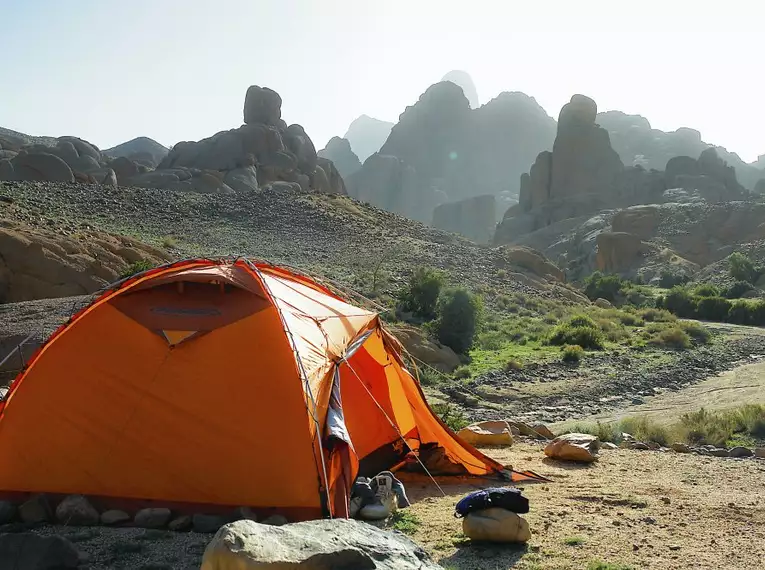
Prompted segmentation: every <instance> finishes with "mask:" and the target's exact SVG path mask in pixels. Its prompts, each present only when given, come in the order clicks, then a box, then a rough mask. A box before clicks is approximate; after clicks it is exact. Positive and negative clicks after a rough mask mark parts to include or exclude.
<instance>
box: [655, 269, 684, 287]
mask: <svg viewBox="0 0 765 570" xmlns="http://www.w3.org/2000/svg"><path fill="white" fill-rule="evenodd" d="M688 280H689V278H688V276H687V275H685V274H683V273H673V272H672V271H670V270H668V269H662V270H661V273H660V274H659V287H661V288H662V289H671V288H672V287H675V286H676V285H685V284H686V283H688Z"/></svg>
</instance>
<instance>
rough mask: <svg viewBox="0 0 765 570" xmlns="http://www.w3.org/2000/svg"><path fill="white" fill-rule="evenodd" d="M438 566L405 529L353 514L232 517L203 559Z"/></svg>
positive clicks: (423, 569)
mask: <svg viewBox="0 0 765 570" xmlns="http://www.w3.org/2000/svg"><path fill="white" fill-rule="evenodd" d="M293 567H294V568H297V567H299V568H304V569H305V570H325V569H328V568H348V569H350V568H359V569H360V568H365V569H369V570H374V569H378V570H394V569H395V570H438V569H439V568H441V567H440V566H438V565H437V564H435V563H434V562H432V561H431V560H430V558H429V557H428V555H427V554H426V553H425V551H424V550H423V549H422V548H420V547H419V546H417V545H416V544H415V543H414V542H412V541H411V540H410V539H409V538H407V537H406V536H405V535H404V534H401V533H394V532H389V531H385V530H382V529H379V528H377V527H375V526H372V525H369V524H367V523H364V522H360V521H357V520H353V519H334V520H314V521H307V522H300V523H295V524H290V525H285V526H279V527H276V526H269V525H265V524H258V523H256V522H254V521H247V520H243V521H237V522H235V523H231V524H227V525H226V526H224V527H222V528H221V529H220V530H219V531H218V532H217V534H216V535H215V536H214V537H213V539H212V541H211V542H210V544H209V545H208V546H207V549H206V550H205V553H204V557H203V558H202V570H229V569H231V568H237V569H239V570H250V569H251V570H255V569H256V568H257V569H261V568H262V569H267V568H274V569H275V570H276V569H279V568H293Z"/></svg>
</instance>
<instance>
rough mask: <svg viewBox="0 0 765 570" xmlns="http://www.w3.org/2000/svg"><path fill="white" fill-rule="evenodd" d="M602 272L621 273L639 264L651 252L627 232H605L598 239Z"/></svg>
mask: <svg viewBox="0 0 765 570" xmlns="http://www.w3.org/2000/svg"><path fill="white" fill-rule="evenodd" d="M597 245H598V253H597V266H598V269H599V270H600V271H605V272H608V273H619V272H622V271H625V270H628V269H630V268H632V267H633V266H634V265H636V264H638V263H639V262H640V260H641V259H642V258H643V255H644V254H645V253H646V252H647V251H648V250H649V247H648V246H647V245H646V244H644V243H643V242H642V241H641V239H640V238H639V237H638V236H636V235H634V234H628V233H625V232H603V233H601V234H599V235H598V238H597Z"/></svg>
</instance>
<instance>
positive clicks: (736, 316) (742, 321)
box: [727, 299, 752, 325]
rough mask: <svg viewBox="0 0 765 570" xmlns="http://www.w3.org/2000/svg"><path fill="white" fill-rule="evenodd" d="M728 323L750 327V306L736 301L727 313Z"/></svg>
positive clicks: (742, 301) (741, 301)
mask: <svg viewBox="0 0 765 570" xmlns="http://www.w3.org/2000/svg"><path fill="white" fill-rule="evenodd" d="M727 320H728V321H729V322H731V323H735V324H737V325H751V324H752V304H751V303H748V302H746V301H744V300H743V299H738V300H737V301H734V302H733V303H731V306H730V310H729V311H728V319H727Z"/></svg>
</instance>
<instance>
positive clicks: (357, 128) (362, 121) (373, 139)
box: [343, 115, 393, 162]
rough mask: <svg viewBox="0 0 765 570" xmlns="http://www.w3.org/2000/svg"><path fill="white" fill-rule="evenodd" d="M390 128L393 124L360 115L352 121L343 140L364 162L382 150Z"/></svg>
mask: <svg viewBox="0 0 765 570" xmlns="http://www.w3.org/2000/svg"><path fill="white" fill-rule="evenodd" d="M392 128H393V123H390V122H388V121H381V120H380V119H375V118H373V117H370V116H368V115H361V116H360V117H358V118H356V119H354V120H353V122H352V123H351V124H350V126H349V127H348V130H347V131H346V133H345V135H343V138H345V139H347V140H348V142H349V143H351V149H353V152H354V153H355V154H356V156H358V157H359V160H360V161H361V162H364V161H365V160H366V159H367V158H369V157H370V156H372V155H373V154H374V153H376V152H378V151H379V150H380V149H381V148H382V145H383V144H385V141H386V140H387V139H388V135H390V131H391V129H392Z"/></svg>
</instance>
